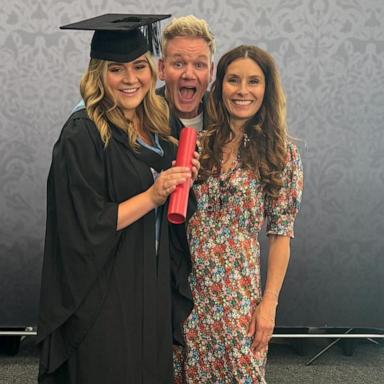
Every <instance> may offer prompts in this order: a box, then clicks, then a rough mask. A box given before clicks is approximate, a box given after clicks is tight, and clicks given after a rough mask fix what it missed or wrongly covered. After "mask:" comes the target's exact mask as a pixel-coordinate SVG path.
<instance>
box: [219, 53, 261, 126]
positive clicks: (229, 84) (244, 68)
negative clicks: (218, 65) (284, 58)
mask: <svg viewBox="0 0 384 384" xmlns="http://www.w3.org/2000/svg"><path fill="white" fill-rule="evenodd" d="M264 92H265V76H264V73H263V71H262V70H261V68H260V67H259V65H258V64H256V63H255V62H254V61H253V60H252V59H250V58H240V59H237V60H235V61H233V62H232V63H231V64H230V65H229V66H228V68H227V71H226V73H225V76H224V79H223V102H224V105H225V107H226V109H227V110H228V112H229V115H230V119H231V122H232V123H240V124H244V123H245V122H246V121H247V120H249V119H250V118H251V117H253V116H254V115H255V114H256V113H257V111H258V110H259V109H260V107H261V105H262V103H263V99H264Z"/></svg>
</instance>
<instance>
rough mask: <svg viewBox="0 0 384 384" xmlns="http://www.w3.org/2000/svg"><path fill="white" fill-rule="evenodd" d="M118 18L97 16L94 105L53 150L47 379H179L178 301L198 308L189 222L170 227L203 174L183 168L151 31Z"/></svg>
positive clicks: (181, 308)
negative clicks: (160, 90) (170, 210)
mask: <svg viewBox="0 0 384 384" xmlns="http://www.w3.org/2000/svg"><path fill="white" fill-rule="evenodd" d="M106 16H110V15H106ZM112 16H115V17H116V16H119V18H118V19H119V20H109V19H108V20H105V18H104V19H102V20H100V19H99V20H96V24H95V21H94V19H92V20H93V21H92V20H91V21H90V20H87V21H86V22H87V23H88V26H89V23H90V22H91V23H92V22H93V24H92V26H93V29H95V30H96V32H95V33H94V36H93V39H92V44H91V61H90V64H89V67H88V70H87V71H86V73H85V75H84V76H83V78H82V80H81V84H80V90H81V95H82V98H83V100H84V104H85V108H84V109H82V110H79V111H77V112H74V113H73V114H72V115H71V116H70V117H69V119H68V120H67V122H66V123H65V125H64V128H63V130H62V132H61V134H60V137H59V139H58V141H57V142H56V144H55V146H54V149H53V158H52V164H51V168H50V172H49V177H48V190H47V200H48V201H47V228H46V241H45V252H44V266H43V274H42V286H41V302H40V316H39V328H38V342H39V344H40V345H41V358H40V372H39V382H41V383H66V384H72V383H81V384H88V383H89V384H90V383H92V384H97V383H103V384H105V383H115V384H123V383H124V384H126V383H143V384H145V383H148V384H149V383H151V384H152V383H170V382H172V380H173V370H172V341H173V339H175V338H176V339H177V337H178V336H177V330H178V328H180V324H178V323H177V322H174V323H173V324H172V311H174V312H175V311H176V312H177V313H176V316H173V317H174V318H176V319H179V320H180V321H181V320H183V317H185V316H186V315H187V314H188V311H189V310H190V308H191V301H190V297H188V285H187V273H188V268H189V264H188V256H189V253H188V250H187V247H186V244H185V243H184V242H183V233H182V230H183V228H184V227H183V226H175V227H170V226H169V225H168V222H167V219H166V214H165V213H166V204H167V199H168V196H169V194H170V193H171V192H172V191H173V190H174V189H175V188H176V185H178V184H179V183H182V182H185V181H186V180H189V179H191V178H192V174H191V171H190V170H189V169H188V168H183V167H171V165H172V161H173V159H174V157H175V148H176V147H175V143H174V140H173V139H172V138H171V137H170V136H169V135H170V130H169V127H168V123H167V121H168V112H167V107H166V105H165V103H164V101H163V100H162V98H160V97H158V96H156V94H155V85H156V72H155V67H154V64H153V61H152V58H151V55H150V53H149V52H148V50H149V45H148V41H147V38H146V37H145V36H144V34H143V33H142V32H141V30H139V29H131V27H130V28H129V29H128V30H127V28H124V26H122V27H121V29H120V30H112V31H109V30H105V23H107V24H108V23H110V24H111V23H116V22H121V20H123V22H126V23H129V22H131V21H132V22H133V21H135V20H136V19H137V18H136V17H131V16H130V15H128V16H127V15H122V16H120V15H112ZM98 23H99V24H102V25H101V27H100V28H102V29H98V27H99V24H98ZM82 26H83V24H81V25H80V26H79V25H77V27H78V28H80V27H82ZM115 26H116V24H112V27H111V28H115ZM71 27H72V28H75V27H74V26H71ZM196 158H197V154H196ZM193 163H194V167H193V172H192V173H193V177H196V172H197V167H198V166H199V163H198V161H197V160H196V159H194V160H193ZM170 240H171V241H170ZM184 246H185V247H184ZM174 264H176V265H177V272H176V273H175V274H174V275H173V276H172V277H171V270H172V269H173V270H176V267H173V265H174ZM172 290H173V291H172ZM181 291H182V292H183V293H181ZM172 297H173V298H174V299H175V302H173V303H172ZM179 333H180V332H179Z"/></svg>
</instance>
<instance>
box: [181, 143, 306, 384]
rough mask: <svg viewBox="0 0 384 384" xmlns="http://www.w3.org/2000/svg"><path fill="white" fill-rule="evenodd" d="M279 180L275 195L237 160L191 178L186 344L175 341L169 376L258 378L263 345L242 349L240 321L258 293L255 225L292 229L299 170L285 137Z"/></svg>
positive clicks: (210, 381) (244, 323)
mask: <svg viewBox="0 0 384 384" xmlns="http://www.w3.org/2000/svg"><path fill="white" fill-rule="evenodd" d="M283 182H284V185H283V187H282V188H281V190H280V192H279V195H278V196H277V197H275V198H271V197H269V196H266V194H265V192H264V187H263V184H262V183H261V182H260V181H259V180H257V179H256V178H255V176H254V173H253V172H252V171H251V170H245V169H242V168H241V167H240V165H239V164H238V163H237V164H236V165H235V166H234V167H233V168H232V169H230V170H229V171H227V172H225V173H222V174H221V175H219V176H211V177H209V178H208V179H207V180H206V181H205V182H204V183H203V184H197V185H194V191H195V194H196V197H197V201H198V206H197V211H196V212H195V214H194V215H193V217H192V218H191V220H190V222H189V224H188V239H189V244H190V249H191V255H192V263H193V269H192V274H191V277H190V283H191V288H192V293H193V298H194V302H195V306H194V309H193V311H192V313H191V315H190V316H189V318H188V319H187V320H186V322H185V324H184V333H185V339H186V348H184V349H176V350H175V354H174V366H175V377H176V383H193V384H204V383H207V384H214V383H216V384H226V383H228V384H234V383H243V384H245V383H246V384H251V383H252V384H253V383H265V378H264V373H265V363H266V353H265V354H264V355H262V356H256V355H255V354H254V353H253V352H252V351H251V349H250V346H251V342H252V338H251V337H249V336H247V328H248V324H249V322H250V318H251V315H252V313H253V311H254V310H255V307H256V305H257V304H258V303H259V302H260V300H261V295H262V293H261V286H260V285H261V284H260V249H259V243H258V239H257V237H258V233H259V231H260V230H261V228H262V226H263V222H264V219H265V218H266V219H267V234H277V235H285V236H291V237H293V225H294V220H295V216H296V213H297V211H298V208H299V204H300V200H301V194H302V187H303V173H302V164H301V160H300V156H299V153H298V151H297V148H296V146H294V145H293V144H289V145H288V161H287V165H286V167H285V170H284V172H283Z"/></svg>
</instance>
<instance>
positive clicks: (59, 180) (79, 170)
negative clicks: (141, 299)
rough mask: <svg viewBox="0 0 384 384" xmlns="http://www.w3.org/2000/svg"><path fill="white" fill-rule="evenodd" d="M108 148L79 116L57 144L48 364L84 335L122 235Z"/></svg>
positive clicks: (46, 279)
mask: <svg viewBox="0 0 384 384" xmlns="http://www.w3.org/2000/svg"><path fill="white" fill-rule="evenodd" d="M104 151H105V149H104V147H103V144H102V142H101V139H100V137H99V134H98V131H97V129H96V127H95V126H94V124H93V123H92V122H91V121H90V120H89V119H87V118H74V117H72V118H70V119H69V121H68V122H67V123H66V125H65V126H64V128H63V130H62V133H61V135H60V138H59V140H58V141H57V143H56V144H55V146H54V149H53V155H52V163H51V168H50V172H49V176H48V183H47V222H46V235H45V248H44V262H43V273H42V283H41V297H40V311H39V322H38V337H37V342H38V343H42V348H43V353H42V359H41V364H42V365H43V366H44V367H43V371H47V372H50V371H53V370H54V369H56V368H57V367H58V366H59V365H60V364H61V363H62V362H63V361H64V360H65V359H66V358H67V357H68V355H69V354H70V352H71V350H73V349H74V348H75V347H76V345H77V344H78V343H79V342H80V341H81V339H82V337H83V336H84V335H85V333H86V331H87V330H88V328H89V326H90V324H91V322H92V321H93V318H94V317H95V315H96V313H97V311H98V310H99V308H100V306H101V303H102V301H103V298H104V296H105V294H106V291H107V276H106V273H107V270H108V268H107V266H108V263H109V262H110V261H111V260H112V259H113V257H114V255H115V253H116V249H117V246H118V243H119V237H120V234H119V232H117V231H116V224H117V203H116V202H113V201H110V199H108V197H107V196H108V187H107V177H106V165H105V153H104ZM82 306H83V307H86V308H87V310H86V311H83V312H84V313H86V316H85V317H84V318H80V317H79V315H78V313H79V312H81V311H79V308H80V307H82ZM44 350H45V351H44ZM44 356H45V357H46V358H44Z"/></svg>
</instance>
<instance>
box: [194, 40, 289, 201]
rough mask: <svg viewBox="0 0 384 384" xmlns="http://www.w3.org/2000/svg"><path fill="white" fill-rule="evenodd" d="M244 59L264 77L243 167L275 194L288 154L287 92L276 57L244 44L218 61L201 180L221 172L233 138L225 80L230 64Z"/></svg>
mask: <svg viewBox="0 0 384 384" xmlns="http://www.w3.org/2000/svg"><path fill="white" fill-rule="evenodd" d="M241 58H249V59H251V60H253V61H254V62H255V63H256V64H257V65H258V66H259V67H260V68H261V70H262V71H263V73H264V76H265V93H264V99H263V102H262V104H261V107H260V109H259V110H258V111H257V113H256V114H255V115H254V116H253V117H252V118H251V119H249V120H248V121H247V122H246V124H245V126H244V133H246V134H247V136H248V138H249V142H248V144H247V145H246V146H243V145H240V147H239V156H240V161H241V166H242V167H244V168H247V169H252V170H254V172H255V176H256V177H257V178H259V179H260V180H261V181H262V182H263V183H265V189H266V193H268V194H270V195H275V194H276V193H277V192H278V190H279V189H280V187H281V186H282V171H283V169H284V166H285V163H286V156H287V127H286V103H285V95H284V91H283V88H282V85H281V81H280V76H279V72H278V69H277V66H276V64H275V61H274V59H273V58H272V56H271V55H270V54H269V53H267V52H266V51H264V50H262V49H260V48H258V47H255V46H250V45H241V46H239V47H237V48H234V49H232V50H230V51H229V52H227V53H225V54H224V55H223V56H222V57H221V59H220V60H219V63H218V65H217V71H216V80H215V81H214V83H213V85H212V88H211V92H210V95H209V98H208V105H207V113H208V126H207V130H206V131H205V133H204V134H203V137H202V153H201V158H200V162H201V170H200V177H199V179H200V180H201V181H204V180H206V179H207V178H208V177H209V176H210V175H211V174H218V173H219V172H220V167H221V159H222V154H223V153H222V150H223V147H224V145H225V144H227V143H229V142H230V141H231V139H232V132H231V128H230V115H229V113H228V111H227V109H226V107H225V105H224V101H223V80H224V76H225V74H226V71H227V68H228V66H229V65H230V64H231V63H232V62H233V61H235V60H237V59H241Z"/></svg>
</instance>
